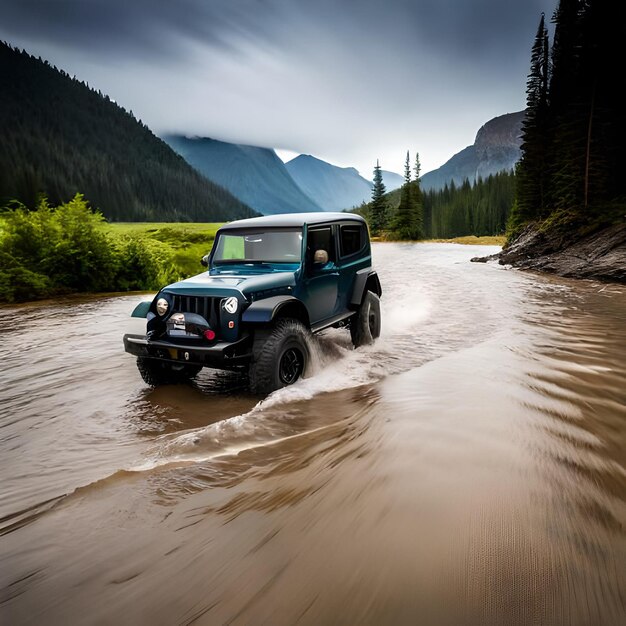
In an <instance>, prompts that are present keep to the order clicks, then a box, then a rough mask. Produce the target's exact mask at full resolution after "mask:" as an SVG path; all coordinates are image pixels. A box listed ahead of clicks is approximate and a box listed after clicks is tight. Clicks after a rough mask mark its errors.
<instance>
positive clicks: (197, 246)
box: [102, 222, 222, 278]
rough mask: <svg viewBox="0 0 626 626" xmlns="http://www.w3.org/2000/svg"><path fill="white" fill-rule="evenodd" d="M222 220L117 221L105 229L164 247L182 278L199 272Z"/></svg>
mask: <svg viewBox="0 0 626 626" xmlns="http://www.w3.org/2000/svg"><path fill="white" fill-rule="evenodd" d="M221 225H222V224H221V223H211V222H208V223H186V222H185V223H181V222H116V223H104V224H102V228H103V229H104V230H105V231H106V232H107V233H109V234H110V235H112V236H113V237H117V236H128V237H133V238H140V239H146V240H148V241H150V242H154V244H156V245H158V246H160V247H162V248H163V251H164V252H166V253H167V254H166V255H165V256H167V257H168V258H169V259H171V263H172V265H173V268H174V273H175V274H177V275H178V276H179V277H180V278H186V277H188V276H193V275H194V274H199V273H200V272H201V271H202V270H203V267H202V265H201V264H200V259H201V258H202V257H203V256H204V255H205V254H208V253H209V252H210V251H211V246H212V245H213V240H214V239H215V232H216V231H217V229H218V228H219V227H220V226H221Z"/></svg>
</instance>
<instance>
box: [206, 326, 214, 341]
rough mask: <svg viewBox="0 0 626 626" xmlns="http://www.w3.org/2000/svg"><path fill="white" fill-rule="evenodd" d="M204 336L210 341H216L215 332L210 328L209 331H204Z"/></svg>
mask: <svg viewBox="0 0 626 626" xmlns="http://www.w3.org/2000/svg"><path fill="white" fill-rule="evenodd" d="M204 336H205V337H206V338H207V339H208V340H209V341H213V339H215V331H214V330H211V329H210V328H209V329H208V330H205V331H204Z"/></svg>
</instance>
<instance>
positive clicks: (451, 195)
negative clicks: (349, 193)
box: [357, 153, 516, 240]
mask: <svg viewBox="0 0 626 626" xmlns="http://www.w3.org/2000/svg"><path fill="white" fill-rule="evenodd" d="M413 172H414V177H411V171H410V168H409V153H407V158H406V161H405V178H404V184H403V185H402V187H401V188H400V189H396V190H394V191H392V192H390V193H387V192H386V189H385V185H384V183H383V182H382V174H381V167H380V164H379V163H378V162H377V163H376V166H375V168H374V185H373V189H372V200H371V201H370V202H369V203H364V204H362V205H361V206H360V207H359V208H358V209H357V212H358V213H360V214H361V215H363V216H364V217H365V218H366V219H367V220H368V222H369V225H370V231H371V233H372V235H373V236H380V237H382V238H384V239H397V240H417V239H448V238H452V237H463V236H465V235H477V236H479V237H482V236H488V235H502V234H504V232H505V230H506V225H507V221H508V219H509V213H510V210H511V206H512V204H513V200H514V198H515V181H516V177H515V174H514V172H512V171H502V172H499V173H497V174H491V175H489V176H488V177H487V178H482V177H478V179H477V180H476V181H474V182H473V183H470V181H469V179H465V180H464V181H463V183H462V184H461V185H458V186H457V185H456V184H455V183H454V181H453V180H451V181H450V183H449V184H446V185H445V186H444V188H443V189H439V190H435V189H431V190H429V191H423V190H422V189H421V187H420V177H419V173H420V163H419V153H417V154H416V157H415V165H414V168H413Z"/></svg>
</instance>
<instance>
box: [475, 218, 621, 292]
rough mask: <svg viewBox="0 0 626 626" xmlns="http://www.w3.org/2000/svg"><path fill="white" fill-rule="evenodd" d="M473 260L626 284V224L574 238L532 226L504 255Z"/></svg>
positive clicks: (501, 252) (510, 245)
mask: <svg viewBox="0 0 626 626" xmlns="http://www.w3.org/2000/svg"><path fill="white" fill-rule="evenodd" d="M471 260H472V261H473V262H479V263H485V262H488V261H497V262H498V263H499V264H500V265H509V266H511V267H515V268H518V269H523V270H536V271H540V272H546V273H549V274H556V275H558V276H563V277H566V278H591V279H596V280H602V281H608V282H616V283H626V223H623V224H614V225H612V226H608V227H605V228H602V229H599V230H596V231H594V232H591V233H588V234H585V235H581V236H578V237H576V238H574V239H571V237H569V236H568V235H567V234H566V233H564V232H563V231H561V230H559V229H552V230H543V229H541V228H540V227H539V226H537V225H536V224H531V225H529V226H527V227H526V228H525V229H524V230H523V231H522V232H521V233H520V235H519V236H518V237H517V238H516V239H515V240H514V241H512V242H511V243H510V244H509V245H507V246H505V247H504V248H503V249H502V250H501V251H500V252H497V253H495V254H493V255H490V256H487V257H474V258H473V259H471Z"/></svg>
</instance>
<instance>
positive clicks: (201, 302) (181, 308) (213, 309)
mask: <svg viewBox="0 0 626 626" xmlns="http://www.w3.org/2000/svg"><path fill="white" fill-rule="evenodd" d="M172 297H173V299H174V307H173V310H174V311H178V312H180V313H196V314H198V315H202V317H203V318H204V319H205V320H206V321H207V322H208V323H209V326H211V328H217V326H218V323H219V317H218V312H219V306H220V300H221V298H211V297H208V296H180V295H174V296H172Z"/></svg>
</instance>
